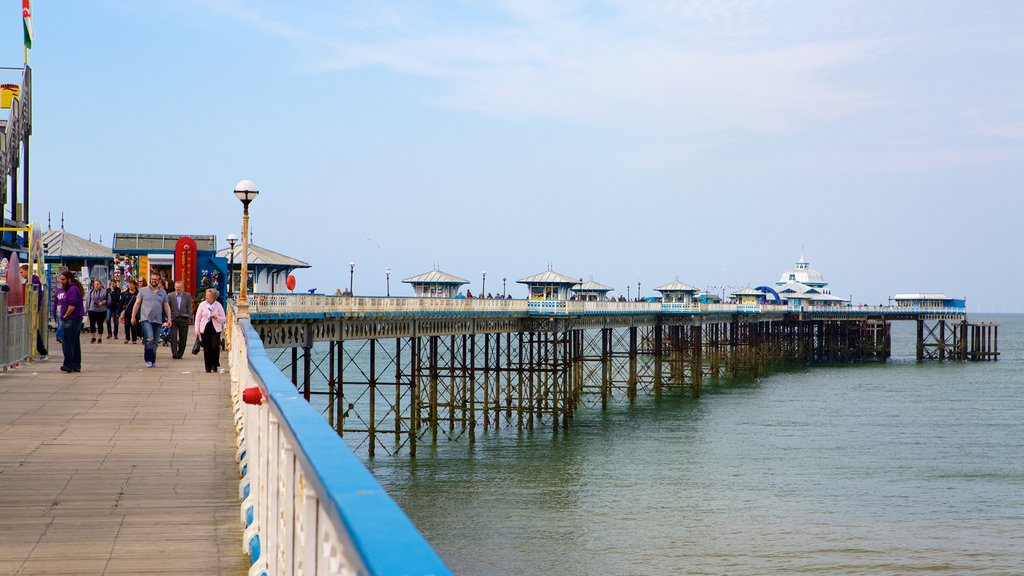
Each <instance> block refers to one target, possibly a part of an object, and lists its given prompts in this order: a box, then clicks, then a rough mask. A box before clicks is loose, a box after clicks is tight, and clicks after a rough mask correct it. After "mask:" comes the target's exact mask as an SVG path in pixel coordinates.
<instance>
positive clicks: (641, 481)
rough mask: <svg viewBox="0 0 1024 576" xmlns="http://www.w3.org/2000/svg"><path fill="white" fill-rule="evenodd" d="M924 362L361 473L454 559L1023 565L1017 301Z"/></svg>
mask: <svg viewBox="0 0 1024 576" xmlns="http://www.w3.org/2000/svg"><path fill="white" fill-rule="evenodd" d="M972 319H973V320H982V321H996V322H999V323H1000V324H1001V327H1000V332H999V335H1000V349H1001V351H1002V352H1003V356H1002V359H1001V360H1000V361H999V362H985V363H967V364H957V363H947V364H942V365H940V364H938V363H927V364H917V363H915V362H914V360H913V354H914V344H913V334H912V326H913V325H912V323H899V322H897V323H895V324H894V343H893V354H894V358H893V359H892V361H890V362H889V363H887V364H884V365H866V366H848V367H838V368H810V369H806V370H797V371H791V372H784V373H775V374H772V375H770V376H768V377H765V378H762V379H759V380H757V381H754V382H750V381H748V382H741V383H733V384H727V385H719V386H718V387H705V393H704V396H703V397H702V398H700V399H699V400H692V399H679V398H672V397H663V398H662V399H660V400H655V399H653V398H646V399H641V400H639V401H638V402H637V403H636V404H635V405H634V406H628V405H626V404H622V403H619V404H616V405H614V407H612V408H611V409H609V410H608V411H606V412H601V411H600V409H599V408H584V409H582V410H580V411H579V412H578V413H577V416H576V417H575V418H574V420H573V422H572V426H571V428H570V430H569V431H568V433H559V434H554V433H552V432H550V431H548V430H544V431H535V432H533V433H522V434H519V433H517V432H515V431H512V432H502V433H498V434H495V433H490V434H483V435H478V440H477V443H476V444H475V445H474V446H473V447H470V446H469V443H468V441H467V440H465V439H463V440H460V441H458V442H445V441H440V442H439V444H438V445H437V446H436V447H435V448H433V449H431V448H430V447H429V446H427V445H423V444H421V447H420V452H419V457H418V458H417V459H416V460H415V461H412V460H409V459H408V458H407V457H398V458H378V459H376V460H375V461H373V462H368V465H369V466H370V469H371V470H372V471H373V472H374V473H375V474H376V475H377V477H378V478H379V479H380V481H381V482H382V483H383V484H384V486H385V487H386V488H387V489H388V491H389V492H390V493H391V495H392V496H393V497H394V498H395V499H396V500H397V501H398V503H399V504H401V506H402V507H403V508H404V509H405V511H406V513H408V514H409V516H410V517H411V518H412V520H413V521H414V522H415V523H416V525H417V526H419V527H420V529H421V530H422V531H423V532H424V534H425V535H426V537H427V539H428V540H429V541H430V542H431V544H433V545H434V547H435V548H436V549H437V550H438V552H440V554H441V556H442V557H443V558H444V559H445V560H446V561H447V562H448V564H449V565H450V566H451V567H452V569H453V570H454V571H455V573H457V574H467V575H469V574H910V573H928V574H1024V370H1022V368H1024V316H1016V315H1015V316H980V315H973V316H972Z"/></svg>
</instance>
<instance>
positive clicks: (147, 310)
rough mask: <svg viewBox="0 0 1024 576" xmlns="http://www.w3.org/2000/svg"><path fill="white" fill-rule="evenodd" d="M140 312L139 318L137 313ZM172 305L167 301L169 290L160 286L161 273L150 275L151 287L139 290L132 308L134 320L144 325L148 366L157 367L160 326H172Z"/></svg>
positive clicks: (143, 334)
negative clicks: (136, 315)
mask: <svg viewBox="0 0 1024 576" xmlns="http://www.w3.org/2000/svg"><path fill="white" fill-rule="evenodd" d="M136 313H138V315H139V316H138V318H135V314H136ZM170 320H171V307H170V305H169V304H168V303H167V292H166V291H165V290H164V289H163V288H161V287H160V275H159V274H156V273H154V274H152V275H150V277H149V287H148V288H142V289H140V290H139V293H138V295H137V296H136V297H135V307H134V309H133V310H132V322H136V323H137V324H138V325H140V326H142V345H143V347H144V349H143V351H142V358H143V359H144V360H145V361H146V366H148V367H150V368H155V367H156V349H157V347H158V346H160V328H161V327H163V326H167V327H168V328H169V327H170V326H171V322H170Z"/></svg>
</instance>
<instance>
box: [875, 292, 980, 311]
mask: <svg viewBox="0 0 1024 576" xmlns="http://www.w3.org/2000/svg"><path fill="white" fill-rule="evenodd" d="M892 300H893V302H895V303H896V306H897V307H899V308H918V307H921V306H952V307H958V308H963V307H964V306H965V304H966V301H965V300H964V299H962V298H961V299H957V298H950V297H949V296H946V295H945V294H922V293H915V294H896V295H895V296H893V297H892Z"/></svg>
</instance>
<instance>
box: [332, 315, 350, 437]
mask: <svg viewBox="0 0 1024 576" xmlns="http://www.w3.org/2000/svg"><path fill="white" fill-rule="evenodd" d="M342 333H343V331H341V330H339V331H338V334H342ZM335 348H336V350H337V358H336V359H337V362H338V369H337V380H336V381H335V382H336V384H337V387H338V404H337V407H336V410H337V418H335V424H336V426H337V428H336V430H337V431H338V434H339V435H340V436H344V435H345V415H346V414H348V403H347V402H346V398H345V341H344V340H342V339H341V338H340V337H339V339H338V341H337V342H336V343H335Z"/></svg>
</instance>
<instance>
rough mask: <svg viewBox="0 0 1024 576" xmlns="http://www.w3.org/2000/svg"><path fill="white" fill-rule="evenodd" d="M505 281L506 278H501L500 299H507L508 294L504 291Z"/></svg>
mask: <svg viewBox="0 0 1024 576" xmlns="http://www.w3.org/2000/svg"><path fill="white" fill-rule="evenodd" d="M505 280H506V278H505V277H504V276H502V277H501V297H502V298H507V297H508V292H506V291H505Z"/></svg>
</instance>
